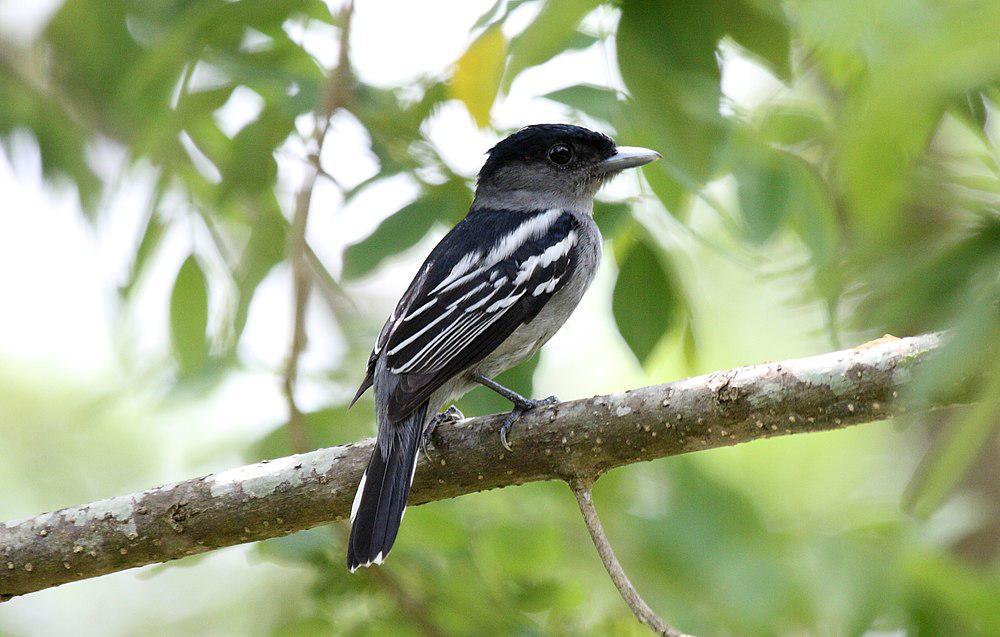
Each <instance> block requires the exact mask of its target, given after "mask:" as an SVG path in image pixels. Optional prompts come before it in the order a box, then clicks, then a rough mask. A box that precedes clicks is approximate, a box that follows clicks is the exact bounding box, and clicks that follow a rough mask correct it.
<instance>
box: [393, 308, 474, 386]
mask: <svg viewBox="0 0 1000 637" xmlns="http://www.w3.org/2000/svg"><path fill="white" fill-rule="evenodd" d="M464 320H465V316H464V315H460V316H459V319H458V320H457V321H455V322H454V323H452V324H451V325H448V326H446V327H445V329H443V330H441V332H439V333H438V334H437V335H435V336H434V338H432V339H431V340H430V341H429V342H428V343H427V344H426V345H424V346H423V347H422V348H421V349H420V351H419V352H417V353H416V354H414V355H413V356H411V357H410V360H408V361H406V362H405V363H403V364H402V365H397V366H396V367H394V368H393V369H392V370H391V371H392V373H394V374H399V373H402V372H406V371H409V370H410V369H412V368H413V367H414V366H415V365H417V364H418V363H420V362H421V359H423V358H424V356H425V355H426V354H428V353H431V352H432V351H433V349H434V348H435V347H437V345H438V344H439V343H440V342H441V341H442V340H444V339H446V338H448V336H449V335H450V334H452V332H453V331H454V330H455V329H456V328H457V327H458V325H460V324H461V323H462V321H464Z"/></svg>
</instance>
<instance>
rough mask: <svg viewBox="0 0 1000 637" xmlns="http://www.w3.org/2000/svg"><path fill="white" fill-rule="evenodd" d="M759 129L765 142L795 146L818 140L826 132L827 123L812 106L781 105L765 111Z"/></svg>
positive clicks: (804, 104)
mask: <svg viewBox="0 0 1000 637" xmlns="http://www.w3.org/2000/svg"><path fill="white" fill-rule="evenodd" d="M757 129H758V134H759V135H760V138H761V140H763V141H766V142H772V143H775V144H781V145H783V146H793V145H795V144H801V143H803V142H809V141H816V140H818V139H819V138H820V137H821V136H822V135H823V134H824V133H825V131H826V123H825V122H824V121H823V118H822V115H821V114H820V113H819V112H818V111H817V110H816V108H815V107H814V106H812V105H809V104H806V103H801V104H780V105H776V106H771V107H768V108H767V109H766V110H765V112H764V113H763V115H762V116H761V118H760V123H759V124H758V125H757Z"/></svg>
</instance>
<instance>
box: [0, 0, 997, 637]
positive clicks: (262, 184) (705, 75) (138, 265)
mask: <svg viewBox="0 0 1000 637" xmlns="http://www.w3.org/2000/svg"><path fill="white" fill-rule="evenodd" d="M998 32H1000V3H998V2H996V0H983V1H979V0H960V1H953V2H938V1H933V0H864V1H862V0H787V1H785V2H781V1H778V0H699V1H697V2H683V1H679V0H675V1H662V2H652V1H650V2H643V1H637V0H624V1H622V2H616V3H604V2H599V1H597V0H584V1H582V2H577V1H570V0H527V1H525V0H507V1H504V0H500V1H499V2H497V3H496V4H495V5H494V4H493V2H492V0H482V1H475V2H473V1H466V2H448V1H446V0H434V1H428V2H420V3H416V2H412V3H405V2H394V1H390V0H358V2H357V3H356V6H355V7H353V8H349V7H344V6H341V5H340V4H339V3H337V2H332V3H330V5H329V6H328V4H326V3H324V2H322V1H320V0H238V1H232V2H230V1H224V0H65V1H60V0H36V1H33V2H23V1H21V0H0V142H2V150H0V197H2V198H0V485H2V489H0V519H13V518H18V517H24V516H28V515H33V514H36V513H39V512H42V511H47V510H52V509H56V508H59V507H62V506H68V505H73V504H79V503H83V502H87V501H90V500H94V499H98V498H103V497H107V496H111V495H115V494H119V493H125V492H128V491H132V490H138V489H142V488H145V487H149V486H152V485H156V484H159V483H162V482H167V481H172V480H179V479H184V478H188V477H192V476H194V475H198V474H200V473H204V472H208V471H215V470H219V469H224V468H227V467H232V466H236V465H238V464H241V463H244V462H247V461H254V460H258V459H261V458H268V457H278V456H282V455H286V454H288V453H291V452H293V451H294V450H297V449H304V448H314V447H318V446H322V445H329V444H336V443H343V442H349V441H352V440H356V439H358V438H360V437H363V436H366V435H370V434H371V433H372V432H373V431H374V423H373V421H372V418H371V403H370V402H364V401H362V402H361V403H360V404H359V406H358V407H356V408H355V409H353V410H351V411H350V412H348V411H346V402H347V400H349V398H350V397H351V395H353V392H354V389H355V388H356V384H357V382H358V381H359V380H360V378H361V377H362V374H363V368H364V361H365V359H366V356H367V354H368V351H369V348H370V347H371V344H372V342H373V339H374V336H375V334H376V333H377V331H378V329H379V328H380V327H381V323H382V321H383V320H384V318H385V317H386V316H387V315H388V313H389V311H390V310H391V307H392V305H393V303H394V302H395V300H396V299H397V298H398V295H399V294H400V293H401V292H402V290H403V288H404V287H405V285H406V284H407V283H408V281H409V279H410V277H411V276H412V274H413V272H414V271H415V269H416V266H417V264H418V263H419V261H420V259H421V258H422V256H423V255H424V254H425V253H426V252H427V251H428V250H429V249H430V247H431V246H432V245H433V243H434V242H435V241H436V240H437V239H438V238H439V237H440V236H441V235H442V234H443V233H444V232H445V231H446V229H447V228H448V227H449V226H450V225H451V224H453V223H454V222H455V221H456V220H458V219H460V218H461V217H462V216H463V215H464V213H465V211H466V210H467V206H468V203H469V202H470V200H471V192H472V191H471V188H472V186H473V183H474V178H475V174H476V171H477V170H478V167H479V165H480V163H481V161H482V160H483V157H484V153H485V151H486V150H487V149H488V148H489V147H490V146H491V145H492V144H493V143H495V142H496V141H497V140H498V139H499V138H501V137H502V136H504V135H505V134H507V133H509V132H510V131H512V130H515V129H516V128H518V127H520V126H523V125H525V124H529V123H537V122H543V121H568V122H574V123H580V124H583V125H586V126H590V127H592V128H595V129H599V130H602V131H605V132H607V133H609V134H612V135H613V136H614V137H615V138H616V139H618V140H619V141H620V142H621V143H623V144H628V145H643V146H649V147H652V148H655V149H657V150H659V151H660V152H662V153H663V155H664V158H663V160H662V161H660V162H657V163H655V164H652V165H650V166H648V167H647V168H645V169H644V170H643V172H642V174H638V173H635V172H633V173H631V174H626V175H623V176H621V177H619V178H618V179H617V180H616V181H615V182H614V183H612V184H610V185H609V186H608V187H607V188H606V189H605V190H604V191H603V192H602V194H601V195H600V202H599V203H598V205H597V220H598V222H599V224H600V225H601V227H602V229H603V231H604V234H605V238H606V240H607V243H606V245H605V260H604V263H603V265H602V269H601V271H600V274H599V276H598V278H597V281H596V283H595V285H594V287H593V289H592V290H591V291H590V292H589V293H588V295H587V297H586V298H585V299H584V301H583V303H582V305H581V307H580V309H579V311H578V312H577V313H576V315H575V316H574V317H573V318H572V319H571V320H570V322H569V323H568V324H567V325H566V327H565V328H564V329H563V330H562V331H561V332H560V333H559V334H558V335H557V336H556V337H555V338H554V339H553V340H552V342H551V343H550V345H548V346H547V347H546V348H545V350H544V351H543V352H542V353H541V355H540V357H538V358H536V359H535V360H533V361H531V362H530V363H527V364H525V365H523V366H522V367H521V368H519V369H517V370H513V371H512V372H510V373H509V374H508V375H507V377H506V379H505V380H506V381H508V382H509V383H511V384H513V385H514V386H516V387H517V388H519V389H521V390H522V391H526V392H533V393H534V394H535V395H537V396H545V395H549V394H553V393H554V394H557V395H559V396H560V397H562V398H564V399H566V398H574V397H579V396H585V395H591V394H594V393H606V392H611V391H615V390H621V389H625V388H629V387H636V386H640V385H643V384H651V383H656V382H665V381H668V380H672V379H676V378H681V377H684V376H687V375H690V374H694V373H702V372H708V371H713V370H716V369H720V368H727V367H732V366H736V365H740V364H749V363H755V362H761V361H765V360H777V359H782V358H787V357H793V356H801V355H808V354H813V353H819V352H823V351H828V350H831V349H834V348H836V347H840V346H848V345H853V344H857V343H860V342H863V341H865V340H867V339H869V338H873V337H876V336H880V335H881V334H883V333H886V332H891V333H893V334H895V335H897V336H904V335H909V334H914V333H919V332H922V331H927V330H937V329H950V330H953V335H952V337H951V340H950V343H949V346H948V348H947V350H946V351H945V353H944V354H943V355H942V356H941V357H940V358H938V359H937V360H936V361H935V363H934V364H933V365H932V366H930V369H928V370H927V371H926V372H925V373H924V374H923V375H922V376H921V377H919V378H917V379H916V382H915V385H916V391H915V395H914V396H911V399H914V400H919V399H921V398H922V397H928V396H931V395H942V394H944V395H947V396H948V397H949V398H951V399H953V400H954V401H957V402H963V403H970V402H977V403H978V404H979V406H978V407H976V408H971V409H968V408H954V409H949V410H945V411H942V412H936V413H934V414H933V415H932V416H929V417H923V418H909V419H897V420H896V421H895V422H885V423H879V424H874V425H864V426H860V427H856V428H853V429H850V430H845V431H838V432H831V433H823V434H810V435H801V436H792V437H789V438H785V439H774V440H769V441H762V442H758V443H754V444H749V445H743V446H740V447H735V448H728V449H720V450H714V451H707V452H702V453H698V454H692V455H690V456H686V457H678V458H671V459H665V460H660V461H656V462H652V463H644V464H639V465H633V466H629V467H625V468H622V469H619V470H616V471H614V472H612V473H611V474H609V475H607V476H605V477H603V478H602V479H601V481H600V482H599V483H598V484H597V486H596V489H595V499H596V502H597V506H598V509H599V510H600V512H601V514H602V517H603V519H604V521H605V525H606V527H607V530H608V533H609V535H610V537H611V540H612V542H613V543H614V545H615V546H616V549H617V551H618V553H619V557H620V558H621V560H622V562H623V564H624V565H625V567H626V569H627V570H628V571H629V572H630V574H631V575H632V577H633V579H634V581H635V583H636V585H637V587H638V588H639V590H640V591H641V592H642V593H643V594H644V595H645V596H646V598H647V600H648V601H649V602H650V604H651V605H652V606H653V607H654V608H655V609H657V610H658V611H659V612H660V613H661V614H662V615H663V616H664V617H666V618H667V619H668V620H669V621H670V622H671V623H673V624H675V625H677V626H679V627H681V628H682V629H684V630H686V631H688V632H692V633H696V634H705V635H806V634H810V635H812V634H815V635H853V634H870V635H903V634H905V635H969V634H984V635H997V634H1000V563H998V557H997V556H998V545H1000V513H998V502H1000V499H998V495H1000V472H998V471H997V466H998V460H1000V449H998V447H1000V443H998V437H997V435H996V430H997V425H998V423H1000V413H998V404H1000V352H998V342H1000V305H998V303H1000V152H998V145H997V141H998V136H1000V118H998V110H997V104H998V103H1000V48H998V39H997V33H998ZM345 34H347V37H345ZM313 182H314V183H313ZM297 311H299V314H300V315H301V316H302V317H303V320H302V321H301V322H298V323H299V325H298V329H297V328H296V323H297V321H296V319H295V317H296V314H297ZM296 335H297V337H296ZM298 350H301V352H300V355H299V356H291V357H290V353H291V352H294V351H298ZM290 358H291V359H293V360H295V361H296V364H293V365H289V360H290ZM287 387H291V390H292V391H291V392H290V395H291V398H292V399H291V400H290V396H289V392H288V391H287V390H286V388H287ZM460 406H461V407H462V408H463V410H464V411H465V413H466V414H478V413H488V412H490V411H499V410H501V409H503V408H504V404H503V403H502V402H499V401H498V400H497V399H496V397H494V396H492V395H490V394H488V393H486V392H482V391H479V390H477V391H476V392H473V393H471V394H470V395H469V396H467V397H466V398H465V399H463V401H462V402H461V404H460ZM290 414H291V415H290ZM343 538H344V536H343V529H342V527H340V526H337V525H334V526H330V527H325V528H319V529H314V530H312V531H308V532H304V533H299V534H296V535H293V536H290V537H287V538H283V539H279V540H272V541H267V542H263V543H260V544H258V545H252V546H243V547H235V548H232V549H227V550H221V551H216V552H214V553H211V554H209V555H205V556H200V557H195V558H188V559H185V560H181V561H179V562H174V563H171V564H169V565H161V566H153V567H146V568H143V569H139V570H136V571H131V572H126V573H120V574H116V575H112V576H107V577H103V578H99V579H95V580H90V581H85V582H80V583H75V584H71V585H66V586H63V587H60V588H57V589H52V590H48V591H43V592H40V593H35V594H32V595H29V596H26V597H24V598H18V599H16V600H14V601H12V602H10V603H7V604H3V605H2V606H0V634H2V635H12V636H14V635H16V636H21V635H70V634H72V635H90V634H93V635H161V634H162V635H174V634H199V635H327V634H459V635H461V634H467V635H480V634H523V635H528V634H559V635H576V634H594V635H604V634H637V635H638V634H643V630H644V629H641V627H640V626H639V625H638V624H637V623H636V622H635V620H634V619H633V618H632V616H631V615H630V614H629V612H628V610H627V609H626V608H625V606H624V605H623V604H622V602H621V600H620V599H619V597H618V595H617V592H616V591H615V589H614V588H613V586H612V584H611V582H610V580H609V579H608V577H607V575H606V574H605V573H604V571H603V568H602V566H601V564H600V561H599V559H598V557H597V555H596V552H595V551H594V549H593V547H592V546H591V545H590V543H589V539H588V538H587V534H586V530H585V529H584V527H583V524H582V521H581V520H580V518H579V514H578V512H577V511H576V506H575V502H574V501H573V498H572V497H571V495H570V492H569V490H568V489H567V488H566V486H565V485H562V484H558V483H545V484H530V485H524V486H521V487H517V488H510V489H504V490H501V491H496V492H488V493H482V494H476V495H472V496H466V497H463V498H460V499H457V500H452V501H446V502H438V503H433V504H429V505H426V506H421V507H416V508H414V509H412V510H411V512H410V514H409V515H408V516H407V518H406V524H405V525H404V527H403V530H402V532H401V534H400V537H399V540H398V542H397V545H396V548H395V549H394V551H393V554H392V557H391V559H390V560H389V561H388V562H387V565H386V567H385V568H383V569H380V570H376V571H368V572H363V573H359V574H356V575H353V576H350V575H348V574H347V572H346V570H345V569H344V568H343V552H344V549H343Z"/></svg>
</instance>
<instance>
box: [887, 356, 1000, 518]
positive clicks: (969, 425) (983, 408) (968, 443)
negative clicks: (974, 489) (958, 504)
mask: <svg viewBox="0 0 1000 637" xmlns="http://www.w3.org/2000/svg"><path fill="white" fill-rule="evenodd" d="M987 379H988V380H987V382H988V383H989V384H988V385H987V386H986V388H985V390H984V392H983V395H982V396H979V400H978V401H977V402H975V403H974V404H972V405H971V406H969V407H968V408H967V409H966V410H965V411H964V412H963V413H961V414H960V415H959V416H958V417H957V418H956V419H955V422H954V423H953V424H952V426H951V427H949V428H948V431H946V432H945V433H944V434H943V436H944V440H943V441H941V442H940V444H938V445H937V446H936V448H935V449H933V451H932V452H931V453H929V454H928V456H927V458H925V460H924V464H923V466H922V468H921V469H920V470H919V471H918V472H917V474H916V475H915V476H914V480H913V482H912V483H911V484H910V485H909V487H908V488H907V492H906V494H904V502H905V504H906V508H908V509H910V510H912V511H913V512H914V513H915V514H916V515H918V516H920V517H922V518H927V517H929V516H930V515H931V514H932V513H934V511H936V510H937V508H938V507H939V506H941V503H942V502H944V500H945V498H946V497H947V496H948V495H949V494H950V493H951V491H952V490H953V489H954V488H955V486H956V485H958V483H959V482H961V481H962V479H963V478H964V477H965V476H966V474H967V473H968V472H969V469H970V468H971V467H972V464H973V463H974V462H975V461H976V459H977V458H979V457H980V456H981V455H982V454H983V453H984V451H985V450H986V448H987V447H988V446H989V441H990V440H991V439H992V438H993V436H994V435H995V434H996V432H997V430H998V429H1000V361H995V362H994V364H993V367H992V369H989V370H988V371H987Z"/></svg>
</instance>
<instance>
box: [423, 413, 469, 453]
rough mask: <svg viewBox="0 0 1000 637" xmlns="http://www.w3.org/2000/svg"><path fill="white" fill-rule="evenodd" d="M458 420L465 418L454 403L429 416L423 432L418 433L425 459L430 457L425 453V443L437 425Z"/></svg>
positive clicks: (426, 443)
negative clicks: (431, 416) (429, 418)
mask: <svg viewBox="0 0 1000 637" xmlns="http://www.w3.org/2000/svg"><path fill="white" fill-rule="evenodd" d="M460 420H465V414H463V413H462V412H461V411H459V409H458V407H456V406H455V405H452V406H451V407H449V408H448V409H446V410H444V411H442V412H441V413H440V414H437V415H436V416H434V417H433V418H431V420H430V422H429V423H427V426H426V427H424V431H423V433H422V434H421V435H420V450H421V451H422V452H423V453H424V457H425V458H427V460H430V459H431V456H430V454H429V453H427V445H428V444H429V443H430V441H431V436H433V435H434V431H435V430H436V429H437V428H438V425H441V424H454V423H456V422H458V421H460Z"/></svg>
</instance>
